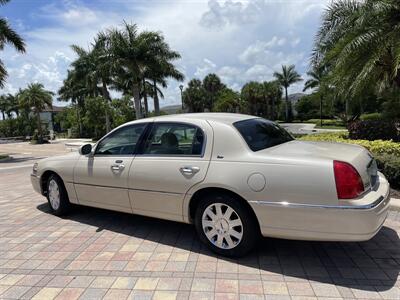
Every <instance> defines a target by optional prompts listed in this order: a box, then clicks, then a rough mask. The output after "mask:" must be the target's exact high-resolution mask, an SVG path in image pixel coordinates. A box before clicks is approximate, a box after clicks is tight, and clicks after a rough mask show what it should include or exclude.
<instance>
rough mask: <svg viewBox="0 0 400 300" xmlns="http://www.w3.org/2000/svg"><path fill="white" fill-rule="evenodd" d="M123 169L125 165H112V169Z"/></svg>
mask: <svg viewBox="0 0 400 300" xmlns="http://www.w3.org/2000/svg"><path fill="white" fill-rule="evenodd" d="M123 169H125V166H124V165H111V170H113V171H122V170H123Z"/></svg>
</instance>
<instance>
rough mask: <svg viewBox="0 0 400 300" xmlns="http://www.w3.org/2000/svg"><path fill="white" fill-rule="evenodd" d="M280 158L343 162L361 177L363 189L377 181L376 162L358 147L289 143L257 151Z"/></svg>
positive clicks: (324, 143) (342, 144) (366, 151)
mask: <svg viewBox="0 0 400 300" xmlns="http://www.w3.org/2000/svg"><path fill="white" fill-rule="evenodd" d="M267 152H268V154H269V155H276V156H282V157H294V158H302V159H309V158H314V159H315V158H318V159H328V160H332V163H333V161H334V160H337V161H343V162H347V163H349V164H351V165H352V166H353V167H354V168H356V170H357V171H358V173H359V174H360V176H361V179H362V181H363V184H364V189H365V190H367V189H369V188H370V187H371V186H372V187H373V186H374V185H375V183H376V179H377V166H376V161H375V160H374V158H373V157H372V155H371V154H370V153H369V152H368V150H367V149H365V148H364V147H361V146H358V145H350V144H344V143H330V142H306V141H291V142H288V143H284V144H281V145H278V146H275V147H272V148H269V149H265V150H262V151H259V153H260V154H262V153H267Z"/></svg>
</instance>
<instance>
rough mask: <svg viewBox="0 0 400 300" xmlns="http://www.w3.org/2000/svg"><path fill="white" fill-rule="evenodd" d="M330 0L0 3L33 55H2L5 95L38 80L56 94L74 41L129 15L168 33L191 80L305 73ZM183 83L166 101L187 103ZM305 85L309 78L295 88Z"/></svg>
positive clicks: (240, 80)
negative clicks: (292, 68) (291, 70)
mask: <svg viewBox="0 0 400 300" xmlns="http://www.w3.org/2000/svg"><path fill="white" fill-rule="evenodd" d="M328 4H329V1H328V0H249V1H243V0H241V1H238V0H228V1H216V0H209V1H208V0H157V1H153V0H147V1H146V0H97V1H95V0H90V1H76V0H56V1H51V0H48V1H44V0H12V1H11V2H10V3H9V4H7V5H5V6H3V7H1V8H0V15H2V16H5V17H7V18H8V20H9V21H10V22H11V24H12V25H13V27H14V28H15V29H16V30H17V31H18V32H19V33H20V34H21V35H22V36H23V38H24V39H25V41H26V43H27V53H26V54H18V53H16V52H15V51H14V50H13V49H12V48H10V47H8V48H6V49H5V51H3V52H1V53H0V56H1V59H3V60H4V62H5V64H6V66H7V68H8V71H9V78H8V80H7V84H6V87H5V89H3V91H0V93H8V92H11V93H14V92H15V91H17V90H18V88H20V87H22V88H23V87H25V86H26V85H27V84H28V83H30V82H41V83H43V84H44V85H45V87H46V88H47V89H49V90H52V91H54V92H56V91H57V89H58V88H59V87H60V85H61V84H62V80H63V79H64V78H65V76H66V71H67V69H68V67H69V64H70V62H71V61H72V60H73V59H74V58H75V56H74V53H73V52H72V51H71V49H70V47H69V46H70V45H71V44H77V45H80V46H83V47H88V45H89V44H90V42H91V41H92V40H93V37H94V36H95V34H96V33H97V32H98V31H99V30H102V29H106V28H109V27H116V26H120V25H121V24H122V22H123V20H126V21H128V22H132V23H137V24H138V26H139V29H141V30H156V31H161V32H162V33H163V34H164V36H165V38H166V40H167V41H168V42H169V44H170V45H171V47H172V48H173V49H175V50H177V51H179V52H180V53H181V55H182V59H180V60H179V61H177V62H176V64H177V66H178V68H179V69H180V70H181V71H182V72H183V73H184V74H185V77H186V80H185V83H187V81H188V80H190V79H191V78H194V77H196V78H200V79H202V78H203V77H204V75H206V74H207V73H210V72H214V73H216V74H218V75H219V76H220V77H221V78H222V80H223V81H224V82H225V83H227V84H228V85H229V86H230V87H232V88H233V89H236V90H240V88H241V86H242V85H243V84H244V83H246V82H248V81H250V80H257V81H262V80H270V79H272V74H273V72H274V71H275V70H279V69H280V66H281V65H282V64H295V65H296V67H297V70H298V71H299V73H301V74H302V75H303V76H304V78H305V77H306V75H305V73H306V71H307V69H308V60H309V56H310V51H311V48H312V42H313V38H314V35H315V32H316V31H317V28H318V25H319V22H320V19H321V14H322V12H323V10H324V8H325V7H326V6H327V5H328ZM178 86H179V83H176V82H173V81H171V82H170V84H169V87H168V88H167V89H166V90H165V91H164V93H165V96H166V97H165V99H164V100H163V101H162V104H161V105H162V106H165V105H171V104H179V103H180V95H179V87H178ZM301 90H302V83H300V84H297V85H295V86H293V87H292V88H291V92H298V91H301Z"/></svg>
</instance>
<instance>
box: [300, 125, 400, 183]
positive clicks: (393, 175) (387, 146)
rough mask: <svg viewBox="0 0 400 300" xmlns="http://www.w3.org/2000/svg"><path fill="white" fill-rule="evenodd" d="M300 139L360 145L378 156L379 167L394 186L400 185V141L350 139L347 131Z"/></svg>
mask: <svg viewBox="0 0 400 300" xmlns="http://www.w3.org/2000/svg"><path fill="white" fill-rule="evenodd" d="M299 140H302V141H316V142H338V143H348V144H355V145H360V146H363V147H365V148H367V149H368V150H369V151H370V152H371V153H372V154H373V155H374V157H375V158H376V161H377V163H378V167H379V169H380V170H381V172H382V173H383V174H384V175H385V176H386V178H387V179H388V180H389V182H390V184H391V185H392V186H393V187H400V143H396V142H393V141H383V140H376V141H367V140H350V139H349V138H348V134H347V133H343V132H335V133H321V134H313V135H306V136H303V137H301V138H299Z"/></svg>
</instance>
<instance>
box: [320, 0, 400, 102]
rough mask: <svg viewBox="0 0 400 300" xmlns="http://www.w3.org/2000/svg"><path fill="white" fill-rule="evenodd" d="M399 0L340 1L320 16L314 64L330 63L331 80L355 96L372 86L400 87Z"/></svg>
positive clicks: (344, 94) (347, 93) (340, 91)
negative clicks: (321, 17)
mask: <svg viewBox="0 0 400 300" xmlns="http://www.w3.org/2000/svg"><path fill="white" fill-rule="evenodd" d="M399 15H400V3H399V1H398V0H364V1H349V0H340V1H335V2H333V3H332V4H331V5H330V6H329V7H328V9H327V10H326V12H325V14H324V16H323V22H322V25H321V26H320V29H319V31H318V34H317V36H316V39H315V45H314V51H313V56H312V64H314V65H318V64H319V63H320V62H323V63H324V64H327V65H329V66H331V67H332V72H331V73H332V74H331V75H330V77H331V80H330V81H331V82H332V84H333V85H334V86H335V87H336V89H337V90H338V91H339V93H340V94H342V95H343V96H351V97H353V98H356V96H357V95H359V94H362V93H363V91H364V90H365V89H366V88H367V87H370V86H374V87H375V88H376V89H377V90H378V91H383V90H385V89H390V88H400V51H399V47H400V46H399V39H400V31H399V26H400V18H399V17H398V16H399Z"/></svg>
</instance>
